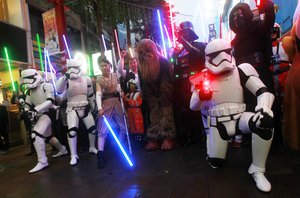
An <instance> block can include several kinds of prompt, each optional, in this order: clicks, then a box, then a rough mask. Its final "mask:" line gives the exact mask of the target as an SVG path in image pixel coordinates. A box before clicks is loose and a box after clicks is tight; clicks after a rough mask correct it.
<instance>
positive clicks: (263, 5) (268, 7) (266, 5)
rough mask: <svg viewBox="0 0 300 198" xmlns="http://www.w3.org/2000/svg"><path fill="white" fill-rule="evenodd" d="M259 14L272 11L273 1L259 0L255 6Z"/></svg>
mask: <svg viewBox="0 0 300 198" xmlns="http://www.w3.org/2000/svg"><path fill="white" fill-rule="evenodd" d="M257 8H258V11H259V13H260V14H263V13H266V12H268V11H269V12H270V11H272V12H274V11H275V10H274V2H273V1H272V0H261V1H260V5H259V6H258V7H257Z"/></svg>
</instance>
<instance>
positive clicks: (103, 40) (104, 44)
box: [101, 34, 107, 51]
mask: <svg viewBox="0 0 300 198" xmlns="http://www.w3.org/2000/svg"><path fill="white" fill-rule="evenodd" d="M101 37H102V42H103V46H104V51H107V48H106V43H105V39H104V35H103V34H101Z"/></svg>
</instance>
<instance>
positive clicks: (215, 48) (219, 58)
mask: <svg viewBox="0 0 300 198" xmlns="http://www.w3.org/2000/svg"><path fill="white" fill-rule="evenodd" d="M205 59H206V60H205V67H206V68H207V69H208V70H209V71H210V72H212V73H214V74H219V73H221V72H224V71H228V70H233V69H235V67H236V65H235V59H234V57H233V56H232V49H231V46H230V43H229V42H227V41H226V40H224V39H215V40H213V41H211V42H210V43H208V44H207V46H206V48H205Z"/></svg>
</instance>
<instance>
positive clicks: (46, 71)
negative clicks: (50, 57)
mask: <svg viewBox="0 0 300 198" xmlns="http://www.w3.org/2000/svg"><path fill="white" fill-rule="evenodd" d="M46 51H47V49H46V48H44V59H45V74H46V75H45V79H46V81H48V68H47V53H46Z"/></svg>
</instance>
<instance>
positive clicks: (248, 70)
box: [238, 63, 259, 77]
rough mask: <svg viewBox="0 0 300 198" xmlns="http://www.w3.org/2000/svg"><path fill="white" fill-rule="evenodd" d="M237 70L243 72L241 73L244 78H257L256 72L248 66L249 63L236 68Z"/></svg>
mask: <svg viewBox="0 0 300 198" xmlns="http://www.w3.org/2000/svg"><path fill="white" fill-rule="evenodd" d="M238 68H239V69H240V70H242V71H243V73H244V74H245V75H246V76H256V77H259V75H258V73H257V71H256V70H255V68H254V67H253V66H252V65H250V64H249V63H242V64H240V65H239V66H238Z"/></svg>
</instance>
